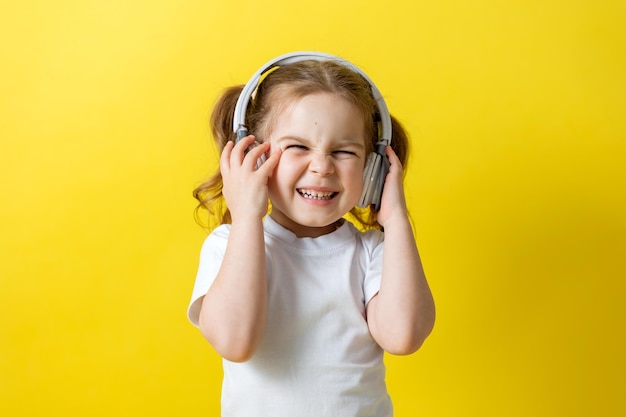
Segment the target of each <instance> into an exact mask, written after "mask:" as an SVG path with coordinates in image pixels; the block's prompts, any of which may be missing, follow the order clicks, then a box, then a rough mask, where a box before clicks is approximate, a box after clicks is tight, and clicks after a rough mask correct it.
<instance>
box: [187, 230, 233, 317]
mask: <svg viewBox="0 0 626 417" xmlns="http://www.w3.org/2000/svg"><path fill="white" fill-rule="evenodd" d="M229 231H230V227H229V226H228V225H222V226H219V227H218V228H217V229H215V230H214V231H213V232H212V233H211V234H210V235H209V236H207V238H206V239H205V241H204V243H203V245H202V249H201V251H200V262H199V265H198V272H197V274H196V281H195V283H194V286H193V292H192V294H191V301H190V302H189V307H188V309H187V317H188V318H189V320H190V321H191V323H193V324H194V325H195V326H198V319H199V317H200V307H201V306H202V299H203V298H204V296H205V295H206V293H207V291H208V290H209V288H210V287H211V284H213V281H214V280H215V277H216V276H217V273H218V272H219V270H220V267H221V266H222V259H224V253H225V252H226V244H227V243H228V234H229Z"/></svg>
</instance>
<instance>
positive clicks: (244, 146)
mask: <svg viewBox="0 0 626 417" xmlns="http://www.w3.org/2000/svg"><path fill="white" fill-rule="evenodd" d="M254 140H255V137H254V135H248V136H246V137H244V138H242V139H241V140H240V141H239V142H237V143H236V144H235V146H234V147H233V152H232V154H231V161H230V162H231V164H233V163H235V164H238V165H241V163H242V162H243V160H244V158H245V156H246V152H247V151H248V148H249V147H250V146H252V144H253V143H254Z"/></svg>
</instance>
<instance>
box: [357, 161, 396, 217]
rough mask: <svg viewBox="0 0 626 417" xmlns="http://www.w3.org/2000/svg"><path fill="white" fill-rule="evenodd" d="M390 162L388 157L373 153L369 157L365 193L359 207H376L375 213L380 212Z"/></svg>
mask: <svg viewBox="0 0 626 417" xmlns="http://www.w3.org/2000/svg"><path fill="white" fill-rule="evenodd" d="M389 166H390V164H389V160H388V159H387V156H386V155H381V154H380V153H378V152H372V153H371V154H369V156H368V157H367V163H366V164H365V170H364V171H363V193H362V194H361V199H360V200H359V202H358V204H357V205H358V206H359V207H363V208H365V207H368V206H370V205H372V204H373V205H374V211H378V210H380V201H381V198H382V195H383V186H384V185H385V178H386V177H387V173H388V172H389Z"/></svg>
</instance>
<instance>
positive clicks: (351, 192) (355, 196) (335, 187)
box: [268, 93, 367, 237]
mask: <svg viewBox="0 0 626 417" xmlns="http://www.w3.org/2000/svg"><path fill="white" fill-rule="evenodd" d="M364 131H365V128H364V124H363V117H362V115H361V114H360V113H359V111H358V108H357V107H356V106H355V105H353V104H352V103H350V102H348V101H347V100H345V99H344V98H341V97H339V96H336V95H332V94H328V93H315V94H311V95H307V96H305V97H303V98H302V99H300V100H297V101H295V102H294V103H293V104H292V105H291V106H287V107H286V109H285V111H283V112H281V113H280V114H279V115H278V116H277V120H275V123H274V124H273V128H272V130H271V132H270V134H269V137H268V139H269V140H270V142H271V146H272V148H274V147H278V148H280V149H281V150H282V155H281V158H280V161H279V162H278V165H277V166H276V169H275V170H274V173H273V174H272V176H271V177H270V179H269V196H270V200H271V202H272V212H271V217H272V218H273V219H274V220H275V221H276V222H278V223H279V224H281V225H282V226H283V227H285V228H287V229H289V230H291V231H292V232H294V233H295V234H296V235H297V236H298V237H317V236H321V235H324V234H327V233H330V232H332V231H333V230H335V227H336V225H335V222H336V221H337V220H339V219H340V218H341V217H342V216H343V215H345V214H346V213H347V212H349V211H350V210H351V209H352V208H353V207H354V206H355V205H356V203H357V202H358V201H359V198H360V197H361V192H362V190H363V169H364V166H365V160H366V156H367V155H366V150H365V132H364Z"/></svg>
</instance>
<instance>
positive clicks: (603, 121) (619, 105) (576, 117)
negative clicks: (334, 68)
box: [0, 0, 626, 417]
mask: <svg viewBox="0 0 626 417" xmlns="http://www.w3.org/2000/svg"><path fill="white" fill-rule="evenodd" d="M624 4H625V3H624V2H622V1H618V0H616V1H608V0H604V1H593V2H592V1H587V2H582V1H568V0H554V1H540V0H514V1H495V0H477V1H461V0H441V1H437V2H434V1H432V2H431V1H428V2H427V1H423V0H418V1H414V0H404V1H380V2H377V1H356V0H354V1H336V0H332V1H331V0H319V1H317V2H314V3H305V2H298V1H293V0H283V1H251V0H250V1H233V2H229V1H218V0H213V1H196V2H194V1H179V0H168V1H147V0H145V1H132V0H128V1H105V0H101V1H87V0H85V1H69V0H66V1H61V0H57V1H45V0H39V1H21V0H20V1H18V0H8V1H7V0H3V1H2V3H1V6H0V43H1V49H0V60H1V65H0V94H1V96H0V98H1V102H0V173H1V180H0V196H1V197H0V198H1V200H0V201H1V204H0V215H1V225H2V226H1V230H0V257H1V258H0V280H1V281H0V285H1V286H0V316H1V317H2V319H1V320H2V322H1V325H0V413H1V414H2V415H6V416H22V415H49V414H54V415H56V414H58V415H76V416H79V415H89V416H110V415H116V416H141V415H152V416H179V415H192V413H193V414H194V415H207V416H217V415H218V409H219V386H220V382H221V370H220V369H221V367H220V360H219V358H218V357H217V355H216V354H215V353H214V352H213V351H212V350H211V348H210V346H209V345H208V344H207V343H205V342H204V341H203V339H202V337H201V336H200V334H199V333H198V332H197V331H196V330H195V329H194V328H193V327H192V326H191V325H190V324H189V323H188V322H187V321H186V317H185V309H186V306H187V302H188V299H189V297H190V293H191V288H192V285H193V280H194V275H195V270H196V265H197V259H198V253H199V249H200V245H201V242H202V240H203V238H204V236H205V232H204V231H203V230H201V229H200V228H199V227H198V226H197V225H196V224H195V223H194V221H193V213H192V212H193V208H194V206H195V203H194V200H193V199H192V198H191V189H192V188H193V187H194V186H195V185H196V184H197V183H198V181H200V180H201V179H203V178H204V177H205V175H207V174H208V173H209V172H211V171H212V170H213V168H214V167H215V161H216V159H215V152H214V150H213V149H212V145H211V140H210V136H209V133H208V128H207V125H206V122H207V115H208V112H209V111H210V108H211V106H212V104H213V102H214V100H215V98H216V96H217V95H218V93H219V91H220V90H221V89H222V88H223V87H225V86H228V85H232V84H238V83H244V82H245V81H246V80H247V78H248V77H249V76H250V75H251V74H252V72H254V71H255V70H256V69H257V67H259V66H260V65H261V64H262V63H264V62H265V61H267V60H269V59H271V58H273V57H274V56H276V55H279V54H282V53H284V52H288V51H293V50H320V51H324V52H329V53H333V54H337V55H341V56H343V57H345V58H347V59H349V60H350V61H352V62H354V63H355V64H357V65H359V66H360V67H361V68H362V69H363V70H364V71H366V72H367V73H368V74H369V75H370V76H371V77H372V78H373V79H374V80H375V82H376V83H377V85H378V87H379V88H380V89H381V90H382V91H383V93H384V95H385V97H386V98H387V104H388V105H389V107H390V109H391V111H392V113H393V114H395V115H396V116H397V117H398V118H399V119H400V120H401V121H403V122H404V124H405V125H406V127H407V128H408V129H409V131H410V132H411V135H412V144H413V155H412V159H411V163H410V166H409V172H408V175H407V194H408V197H409V202H410V208H411V212H412V217H413V219H414V222H415V226H416V230H417V238H418V244H419V246H420V250H421V252H422V255H423V261H424V265H425V268H426V271H427V274H428V276H429V279H430V283H431V285H432V288H433V291H434V294H435V297H436V301H437V306H438V321H437V324H436V328H435V331H434V333H433V334H432V336H431V338H430V339H429V340H428V341H427V342H426V344H425V345H424V347H423V348H422V350H421V351H420V352H418V353H417V354H415V355H413V356H410V357H401V358H395V357H389V358H388V368H389V372H388V382H389V386H390V390H391V394H392V397H393V399H394V402H395V406H396V410H397V415H398V416H481V417H483V416H557V415H558V416H622V415H625V414H626V403H625V399H624V398H626V397H625V396H624V392H626V377H625V375H626V366H625V358H624V354H625V350H626V349H625V343H624V329H625V327H626V313H625V307H624V304H625V303H626V299H625V294H626V292H625V290H626V284H625V283H624V282H625V278H626V273H625V270H626V265H625V261H624V259H625V252H626V196H625V184H624V182H625V181H624V180H625V179H626V169H625V168H624V165H625V162H624V161H625V159H626V145H625V140H626V128H625V122H624V111H625V108H626V107H625V106H626V52H625V51H626V31H625V30H624V24H625V22H626V19H625V18H626V7H625V6H624Z"/></svg>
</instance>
